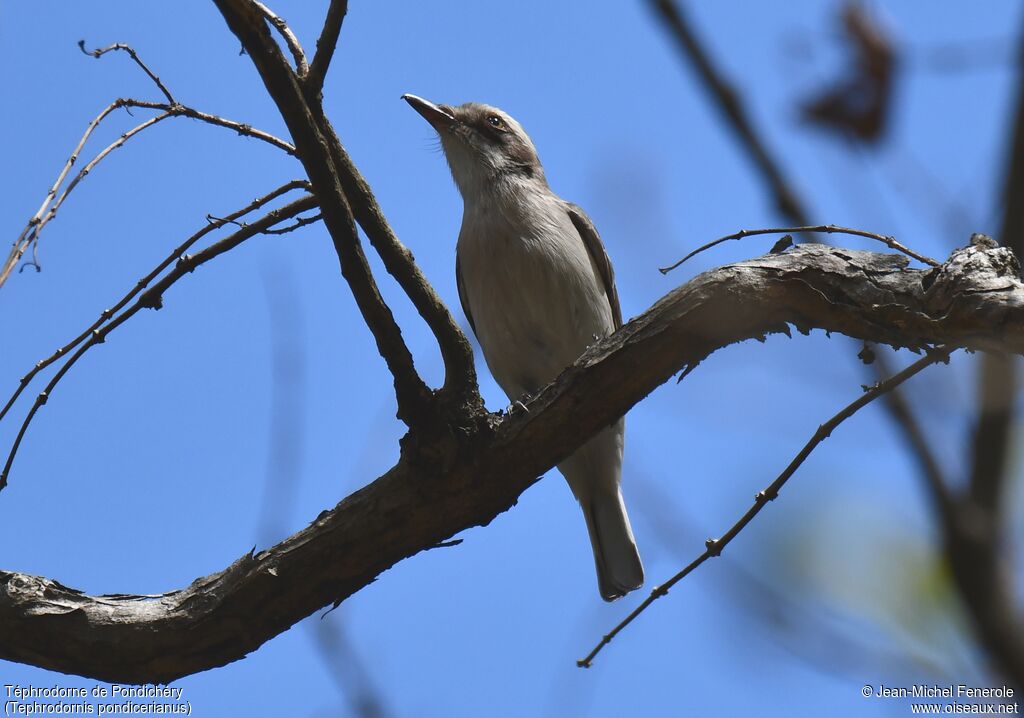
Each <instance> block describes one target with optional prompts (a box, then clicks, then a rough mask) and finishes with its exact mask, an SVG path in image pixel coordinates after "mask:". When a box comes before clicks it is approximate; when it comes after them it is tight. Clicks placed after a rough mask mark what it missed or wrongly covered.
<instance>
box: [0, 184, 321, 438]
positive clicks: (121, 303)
mask: <svg viewBox="0 0 1024 718" xmlns="http://www.w3.org/2000/svg"><path fill="white" fill-rule="evenodd" d="M295 189H306V190H308V189H309V183H308V182H306V181H305V180H292V181H291V182H288V183H286V184H283V185H281V186H280V187H278V188H277V189H275V190H272V191H271V192H268V193H267V194H265V195H263V196H262V197H259V198H257V199H255V200H253V201H252V202H251V203H250V204H248V205H246V206H245V207H242V208H241V209H239V210H237V211H235V212H232V213H231V214H229V215H227V216H226V217H224V218H211V217H210V215H207V220H208V224H207V225H206V226H205V227H203V228H202V229H200V230H199V231H198V232H196V233H195V234H193V235H192V236H190V237H189V238H188V239H186V240H185V241H184V242H183V243H182V244H180V245H179V246H177V247H175V248H174V249H173V250H172V251H171V253H170V254H169V255H168V256H167V257H166V258H165V259H164V260H163V261H162V262H160V264H158V265H157V266H156V267H154V268H153V270H152V271H150V272H149V274H147V275H146V276H144V277H143V278H142V279H140V280H139V281H138V282H136V283H135V286H134V287H133V288H132V289H131V290H130V291H129V292H128V293H127V294H125V295H124V296H123V297H121V299H120V300H118V302H117V303H116V304H115V305H114V306H112V307H110V308H109V309H104V310H103V312H102V313H101V314H100V316H99V318H98V319H97V320H96V321H95V322H93V323H92V324H91V325H90V326H89V327H88V328H87V329H86V330H85V331H83V332H82V333H81V334H79V335H78V336H77V337H75V338H74V339H72V340H71V341H69V342H68V343H67V344H65V345H64V346H62V347H60V348H59V349H57V351H55V352H54V353H53V354H51V355H50V356H48V357H46V358H45V359H43V360H41V361H39V362H37V363H36V365H35V366H34V367H32V370H31V371H29V372H28V373H27V374H25V375H24V376H23V377H21V380H20V381H19V382H18V388H17V389H16V390H15V391H14V393H13V394H12V395H11V396H10V398H9V399H8V400H7V403H6V404H4V407H3V408H2V409H0V421H3V418H4V417H5V416H6V415H7V412H8V411H10V409H11V407H12V406H13V405H14V402H16V401H17V400H18V397H20V396H21V393H22V392H23V391H24V390H25V387H26V386H28V384H29V383H30V382H31V381H32V379H34V378H35V376H36V375H37V374H38V373H39V372H41V371H42V370H43V369H45V368H46V367H48V366H50V365H51V364H53V363H54V362H55V361H57V360H58V359H60V358H61V357H63V356H66V355H67V353H68V352H69V351H71V350H72V349H74V348H75V347H76V346H78V345H79V344H81V343H82V342H83V341H85V340H86V339H88V338H89V336H90V335H91V334H92V333H93V332H94V331H96V330H97V329H99V328H100V326H102V325H103V324H104V323H105V322H107V321H108V320H109V319H110V318H111V317H113V316H114V315H115V314H116V313H117V312H119V311H120V310H121V309H123V308H124V307H125V306H126V305H127V304H128V302H130V301H131V300H132V299H134V298H135V296H136V295H137V294H138V293H139V292H141V291H142V290H143V289H145V288H146V287H147V286H149V283H150V282H152V281H153V280H154V279H155V278H156V277H157V275H158V274H160V273H161V272H163V271H164V270H165V269H167V268H168V267H169V266H171V265H172V264H173V263H174V262H175V260H177V259H178V258H179V257H181V255H183V254H184V253H185V252H187V251H188V250H189V249H190V248H191V247H192V245H194V244H195V243H196V242H198V241H199V240H200V239H202V238H203V237H204V236H206V235H207V234H209V233H210V232H212V231H214V230H215V229H219V228H220V227H223V226H224V225H225V224H238V222H237V220H238V218H239V217H243V216H245V215H247V214H249V213H250V212H253V211H255V210H257V209H259V208H260V207H263V206H264V205H266V204H267V203H268V202H271V201H272V200H274V199H277V198H278V197H280V196H281V195H283V194H286V193H287V192H290V191H292V190H295ZM238 226H239V227H241V226H242V225H240V224H238Z"/></svg>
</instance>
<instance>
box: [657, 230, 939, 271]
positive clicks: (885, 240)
mask: <svg viewBox="0 0 1024 718" xmlns="http://www.w3.org/2000/svg"><path fill="white" fill-rule="evenodd" d="M791 232H792V233H798V234H800V233H808V232H822V233H825V234H849V235H853V236H854V237H866V238H868V239H874V240H876V241H878V242H881V243H882V244H884V245H886V246H888V247H891V248H892V249H895V250H897V251H899V252H903V254H905V255H907V256H908V257H912V258H914V259H916V260H917V261H919V262H921V263H923V264H928V265H930V266H932V267H938V266H939V265H940V263H939V262H936V261H935V260H934V259H932V258H930V257H925V256H924V255H922V254H918V253H917V252H915V251H913V250H912V249H909V248H907V247H905V246H903V245H902V244H900V243H899V242H897V241H896V238H895V237H891V236H889V235H884V234H875V233H874V232H866V231H864V230H862V229H851V228H849V227H837V226H836V225H834V224H817V225H814V226H807V227H772V228H768V229H741V230H740V231H739V232H735V233H733V234H727V235H725V236H724V237H719V238H718V239H716V240H715V241H713V242H708V243H707V244H705V245H703V246H700V247H697V249H695V250H693V251H692V252H690V253H689V254H687V255H686V256H685V257H683V258H682V259H680V260H679V261H678V262H676V263H675V264H672V265H670V266H668V267H660V268H659V269H658V271H659V272H661V273H662V274H668V273H669V272H671V271H672V270H673V269H675V268H676V267H678V266H679V265H681V264H682V263H683V262H685V261H686V260H688V259H690V258H692V257H695V256H696V255H698V254H700V253H701V252H704V251H705V250H708V249H711V248H712V247H715V246H717V245H719V244H722V243H723V242H728V241H729V240H733V239H743V238H744V237H753V236H756V235H759V234H787V233H791Z"/></svg>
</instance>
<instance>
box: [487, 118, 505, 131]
mask: <svg viewBox="0 0 1024 718" xmlns="http://www.w3.org/2000/svg"><path fill="white" fill-rule="evenodd" d="M487 124H489V125H490V126H491V127H493V128H495V129H497V130H502V129H505V123H504V122H502V121H501V118H500V117H498V116H497V115H487Z"/></svg>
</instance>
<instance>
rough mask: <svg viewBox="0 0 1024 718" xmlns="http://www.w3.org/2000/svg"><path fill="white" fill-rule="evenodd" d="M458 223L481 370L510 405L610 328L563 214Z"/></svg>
mask: <svg viewBox="0 0 1024 718" xmlns="http://www.w3.org/2000/svg"><path fill="white" fill-rule="evenodd" d="M556 209H557V210H560V211H551V212H546V211H537V212H532V213H527V214H528V215H530V216H527V217H525V218H524V217H521V216H520V217H516V216H512V217H509V216H507V215H503V214H500V213H497V212H491V213H487V212H483V213H476V214H473V213H470V212H467V214H466V215H465V216H464V218H463V226H462V231H461V232H460V235H459V243H458V249H457V251H458V255H459V264H460V269H461V275H462V285H463V292H464V294H465V301H466V303H467V305H468V309H469V312H470V314H471V315H472V317H473V323H474V326H475V329H476V334H477V338H478V340H479V341H480V345H481V348H482V349H483V352H484V358H485V359H486V360H487V365H488V367H489V368H490V370H491V373H492V374H493V375H494V378H495V379H496V380H497V382H498V384H500V385H501V387H502V389H504V390H505V393H506V394H508V395H509V397H510V398H511V399H517V398H518V397H519V396H521V395H522V394H524V393H527V392H534V391H536V390H538V389H540V388H541V387H543V386H544V385H545V384H547V383H548V382H550V381H551V380H552V379H554V378H555V376H557V375H558V373H559V372H561V370H562V369H564V368H565V367H566V366H568V365H569V364H571V363H572V362H573V361H575V360H576V358H578V357H579V356H580V354H582V353H583V352H584V351H585V350H586V348H587V347H588V346H589V345H590V344H592V343H593V342H594V341H596V340H597V339H599V338H601V337H604V336H607V335H608V334H610V333H611V331H612V330H613V322H612V314H611V307H610V304H609V302H608V298H607V297H606V296H605V293H604V290H603V288H602V285H601V283H600V280H599V279H598V277H597V276H596V275H595V273H594V269H593V265H592V263H591V261H590V256H589V254H588V253H587V250H586V247H585V246H584V244H583V241H582V239H581V238H580V237H579V234H578V233H577V232H576V229H575V227H574V226H573V224H572V222H571V220H570V219H569V216H568V214H567V213H566V212H565V211H564V210H563V209H561V207H557V208H556Z"/></svg>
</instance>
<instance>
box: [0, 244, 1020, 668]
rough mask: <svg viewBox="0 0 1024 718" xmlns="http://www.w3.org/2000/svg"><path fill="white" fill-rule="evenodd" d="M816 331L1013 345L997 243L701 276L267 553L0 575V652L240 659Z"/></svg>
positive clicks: (1013, 298)
mask: <svg viewBox="0 0 1024 718" xmlns="http://www.w3.org/2000/svg"><path fill="white" fill-rule="evenodd" d="M790 325H792V326H795V327H797V328H798V329H799V330H801V331H809V330H811V329H815V328H817V329H824V330H827V331H832V332H841V333H843V334H846V335H849V336H852V337H856V338H859V339H865V340H871V341H874V342H880V343H886V344H891V345H893V346H910V347H922V346H926V345H930V344H939V343H945V344H951V345H958V346H964V347H967V348H970V349H976V350H990V351H997V352H1007V353H1015V354H1021V353H1024V285H1022V283H1021V281H1020V279H1019V267H1018V264H1017V260H1016V258H1015V257H1014V255H1013V253H1012V252H1011V251H1010V250H1008V249H1005V248H998V247H994V246H992V245H991V244H990V243H989V242H987V241H984V240H978V241H976V242H975V243H974V244H972V246H970V247H967V248H965V249H962V250H958V251H957V252H955V253H954V254H953V255H952V256H951V257H950V259H949V260H948V261H947V262H946V263H944V264H943V265H942V266H941V267H939V268H936V269H928V270H920V269H908V268H907V260H906V259H905V258H904V257H902V256H898V255H890V254H877V253H872V252H862V251H854V250H847V249H835V248H831V247H826V246H824V245H810V244H808V245H800V246H798V247H796V248H794V249H792V250H790V251H789V252H787V253H784V254H775V255H766V256H764V257H759V258H757V259H752V260H749V261H746V262H740V263H737V264H732V265H728V266H725V267H721V268H718V269H714V270H711V271H709V272H705V273H704V274H701V275H700V276H698V277H696V278H695V279H693V280H692V281H690V282H688V283H687V284H685V285H683V286H681V287H679V288H678V289H676V290H674V291H672V292H671V293H669V294H668V295H666V296H665V297H663V298H662V299H661V300H659V301H658V302H657V303H656V304H655V305H654V306H653V307H651V308H650V309H649V310H648V311H647V312H645V313H644V314H642V315H641V316H639V317H637V318H635V319H634V320H632V321H631V322H629V323H628V324H626V325H625V326H623V327H622V329H621V330H619V331H618V332H616V333H615V334H614V335H612V336H611V337H608V338H607V339H605V340H603V341H601V342H600V343H599V344H596V345H595V346H593V347H591V349H590V350H589V351H588V352H587V353H586V354H585V355H584V356H583V357H581V358H580V360H579V361H577V362H576V364H574V365H573V366H572V367H570V368H569V369H567V370H566V371H565V372H564V373H563V374H562V375H561V376H559V377H558V379H557V380H556V381H555V382H554V383H553V384H551V385H550V386H548V387H547V388H545V389H544V390H543V391H542V392H541V393H540V394H539V395H538V396H537V397H535V398H534V399H533V400H532V401H530V402H529V404H528V405H527V406H528V409H529V411H528V412H517V413H515V414H514V415H513V416H511V417H500V416H498V415H493V414H486V413H483V412H479V411H476V412H473V411H468V412H467V413H466V414H465V415H463V416H462V417H461V418H460V419H459V420H458V421H455V422H453V423H452V424H451V425H449V426H447V427H445V431H438V432H437V433H433V434H431V436H430V438H429V441H428V440H427V437H426V436H425V435H423V434H422V433H416V434H410V435H408V436H407V438H406V440H404V441H403V443H402V452H401V458H400V460H399V462H398V464H397V465H396V466H395V467H394V468H392V469H391V470H390V471H388V472H387V473H386V474H384V475H383V476H381V477H380V478H378V479H377V480H375V481H373V482H372V483H370V484H369V485H367V486H366V487H364V488H362V489H360V490H359V491H357V492H355V493H354V494H352V495H351V496H349V497H347V498H346V499H344V500H343V501H342V502H341V503H340V504H338V506H336V507H335V508H334V509H332V510H330V511H325V512H324V513H323V514H321V515H320V516H319V517H318V518H317V519H316V520H315V521H314V522H313V523H312V524H310V526H309V527H308V528H306V529H304V530H303V531H301V532H299V533H297V534H295V535H294V536H292V537H290V538H288V539H286V540H285V541H283V542H281V543H280V544H278V545H277V546H275V547H273V548H272V549H270V550H267V551H264V552H260V553H256V554H253V555H245V556H243V557H242V558H240V559H239V560H238V561H236V562H235V563H234V564H232V565H231V566H230V567H228V568H227V569H225V570H224V571H222V572H220V573H217V574H213V575H211V576H207V577H205V578H200V579H198V580H196V581H195V582H193V583H192V585H190V586H188V587H187V588H184V589H181V590H178V591H172V592H170V593H167V594H164V595H161V596H126V595H114V596H88V595H85V594H83V593H81V592H79V591H76V590H74V589H71V588H68V587H66V586H63V585H61V584H60V583H58V582H57V581H55V580H52V579H47V578H40V577H37V576H29V575H25V574H18V573H11V572H0V586H2V587H3V590H2V591H0V627H2V628H0V658H4V659H7V660H14V661H20V662H24V663H30V664H33V665H36V666H40V667H43V668H48V669H52V670H57V671H63V672H66V673H76V674H79V675H83V676H88V677H92V678H97V679H100V680H108V681H118V682H158V683H163V682H168V681H171V680H173V679H175V678H179V677H181V676H184V675H188V674H191V673H195V672H198V671H202V670H205V669H208V668H212V667H215V666H219V665H223V664H225V663H228V662H230V661H233V660H237V659H239V658H241V657H243V656H244V655H245V654H247V653H248V652H250V651H252V650H254V649H255V648H257V647H258V646H260V645H261V644H262V643H264V642H265V641H267V640H269V639H270V638H272V637H273V636H275V635H277V634H278V633H281V632H282V631H284V630H286V629H287V628H288V627H289V626H291V625H292V624H294V623H295V622H296V621H298V620H300V619H302V618H304V617H306V616H308V615H310V614H311V613H313V612H315V611H316V610H317V609H319V608H321V607H323V606H325V605H328V604H331V603H333V602H340V601H343V600H344V599H345V598H346V597H348V596H350V595H352V594H353V593H355V592H356V591H358V590H359V589H361V588H362V587H364V586H366V585H367V584H369V583H370V582H371V581H373V580H374V579H375V578H376V577H377V576H378V575H379V574H380V573H381V572H383V571H385V570H386V569H387V568H389V567H390V566H392V565H394V564H395V563H397V562H398V561H401V560H402V559H404V558H408V557H409V556H412V555H414V554H416V553H418V552H419V551H422V550H424V549H429V548H431V547H433V546H435V545H436V544H437V543H438V542H440V541H443V540H444V539H446V538H448V537H450V536H452V535H454V534H456V533H458V532H459V531H462V530H464V529H466V528H469V527H471V526H476V525H484V524H487V523H488V522H490V521H491V520H492V519H493V518H494V517H495V516H497V515H498V514H499V513H501V512H503V511H505V510H507V509H508V508H510V507H511V506H513V505H514V504H515V502H516V500H517V498H518V496H519V495H520V494H521V493H522V492H523V491H524V490H526V489H527V488H528V487H529V486H530V485H532V484H533V483H534V482H535V481H536V480H537V477H538V476H539V475H540V474H542V473H543V472H544V471H546V470H547V469H549V468H550V467H551V466H553V465H555V464H556V463H557V462H558V461H559V460H561V459H563V458H564V457H565V456H567V455H569V454H570V453H572V451H573V450H575V449H576V448H577V447H578V446H579V445H580V444H582V443H583V442H584V441H585V440H586V439H587V438H588V437H589V436H591V435H593V434H594V433H596V432H597V431H598V430H599V429H600V428H601V427H603V426H606V425H608V424H609V423H611V422H612V421H614V420H616V419H617V418H618V417H619V416H621V415H622V414H623V413H625V412H626V411H628V410H629V408H630V407H632V406H633V405H634V404H636V403H637V402H638V401H640V400H641V399H642V398H643V397H645V396H646V395H647V394H648V393H650V392H651V391H652V390H653V389H654V388H655V387H657V386H658V385H660V384H662V383H663V382H665V381H666V380H667V379H669V378H670V377H671V376H673V374H675V373H676V372H677V371H679V370H680V369H683V368H685V367H689V366H693V365H695V364H696V363H698V362H700V361H702V360H703V359H705V358H706V357H707V356H708V355H710V354H711V353H712V352H714V351H716V350H717V349H719V348H721V347H724V346H726V345H728V344H731V343H733V342H737V341H742V340H745V339H750V338H761V337H763V336H764V335H766V334H768V333H771V332H786V333H788V327H789V326H790Z"/></svg>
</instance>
